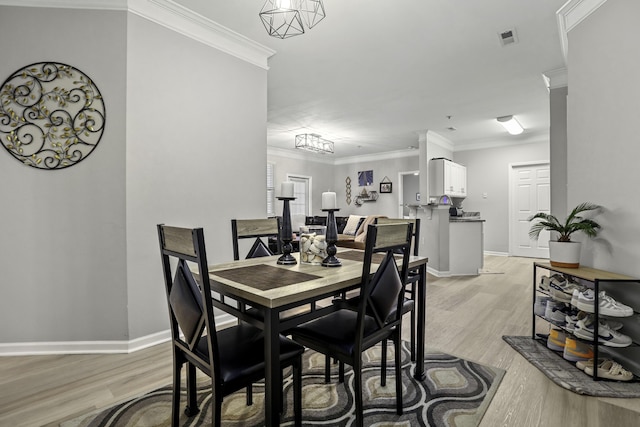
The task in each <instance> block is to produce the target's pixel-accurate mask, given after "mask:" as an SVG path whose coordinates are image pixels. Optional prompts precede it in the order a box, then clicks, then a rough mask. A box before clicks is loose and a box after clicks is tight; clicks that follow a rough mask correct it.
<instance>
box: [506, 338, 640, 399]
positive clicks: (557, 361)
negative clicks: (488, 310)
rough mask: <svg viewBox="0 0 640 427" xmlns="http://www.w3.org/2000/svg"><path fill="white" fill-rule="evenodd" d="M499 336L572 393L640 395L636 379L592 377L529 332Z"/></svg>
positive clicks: (628, 396)
mask: <svg viewBox="0 0 640 427" xmlns="http://www.w3.org/2000/svg"><path fill="white" fill-rule="evenodd" d="M502 339H503V340H504V341H506V342H507V344H509V345H510V346H511V347H513V349H514V350H516V351H517V352H518V353H520V354H521V355H522V356H523V357H524V358H525V359H527V361H529V362H530V363H531V364H532V365H533V366H535V367H536V368H538V369H539V370H540V371H542V372H543V373H544V374H545V375H546V376H547V377H548V378H549V379H550V380H551V381H553V382H554V383H555V384H557V385H559V386H560V387H563V388H566V389H567V390H571V391H573V392H574V393H578V394H584V395H588V396H597V397H626V398H632V397H640V383H639V382H637V381H633V380H632V381H631V382H622V381H612V380H599V381H594V380H593V378H592V377H591V376H589V375H587V374H585V373H584V371H581V370H580V369H578V368H577V367H576V366H575V363H574V362H570V361H568V360H565V359H563V358H562V353H556V352H554V351H553V350H550V349H548V348H547V347H546V345H545V344H544V343H543V342H541V341H538V340H534V339H532V338H531V337H530V336H503V337H502Z"/></svg>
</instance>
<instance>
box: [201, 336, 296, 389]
mask: <svg viewBox="0 0 640 427" xmlns="http://www.w3.org/2000/svg"><path fill="white" fill-rule="evenodd" d="M217 335H218V336H217V339H218V348H219V349H220V365H219V366H220V376H221V379H222V382H223V383H224V384H225V387H228V388H229V389H233V390H235V389H240V388H243V387H244V384H246V382H247V381H246V379H247V378H255V379H256V381H257V380H259V379H261V378H264V375H265V363H264V334H263V332H262V330H260V329H258V328H256V327H255V326H252V325H248V324H240V325H237V326H232V327H230V328H226V329H221V330H219V331H218V334H217ZM303 352H304V347H303V346H301V345H300V344H298V343H295V342H293V341H291V340H290V339H288V338H286V337H284V336H282V335H280V362H281V363H283V362H286V361H290V360H292V359H294V358H296V357H298V356H299V355H301V354H302V353H303ZM196 353H197V354H198V355H199V356H200V357H202V358H207V357H208V353H209V350H208V348H207V337H206V336H204V337H202V338H201V339H200V341H199V342H198V345H197V347H196ZM239 380H241V384H240V385H238V384H237V382H240V381H239Z"/></svg>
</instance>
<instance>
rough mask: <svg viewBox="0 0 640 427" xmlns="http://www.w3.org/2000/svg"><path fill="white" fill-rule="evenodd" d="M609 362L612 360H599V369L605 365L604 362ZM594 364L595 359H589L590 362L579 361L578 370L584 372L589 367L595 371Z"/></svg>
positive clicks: (577, 363)
mask: <svg viewBox="0 0 640 427" xmlns="http://www.w3.org/2000/svg"><path fill="white" fill-rule="evenodd" d="M607 360H611V359H604V358H599V359H598V367H599V366H600V365H601V364H603V363H604V362H606V361H607ZM593 362H594V359H593V357H592V358H590V359H588V360H579V361H577V362H576V368H578V369H580V370H581V371H584V370H585V368H587V367H589V368H591V369H593ZM592 372H593V371H592Z"/></svg>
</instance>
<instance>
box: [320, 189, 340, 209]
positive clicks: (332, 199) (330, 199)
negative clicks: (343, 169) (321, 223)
mask: <svg viewBox="0 0 640 427" xmlns="http://www.w3.org/2000/svg"><path fill="white" fill-rule="evenodd" d="M322 209H337V204H336V193H334V192H333V191H327V192H326V193H322Z"/></svg>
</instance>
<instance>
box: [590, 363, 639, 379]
mask: <svg viewBox="0 0 640 427" xmlns="http://www.w3.org/2000/svg"><path fill="white" fill-rule="evenodd" d="M584 373H585V374H587V375H593V365H591V366H587V367H585V368H584ZM598 377H600V378H606V379H608V380H617V381H631V380H632V379H633V373H632V372H630V371H627V370H626V369H624V368H623V367H622V365H620V364H619V363H617V362H614V361H613V360H605V361H604V362H602V364H598Z"/></svg>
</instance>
